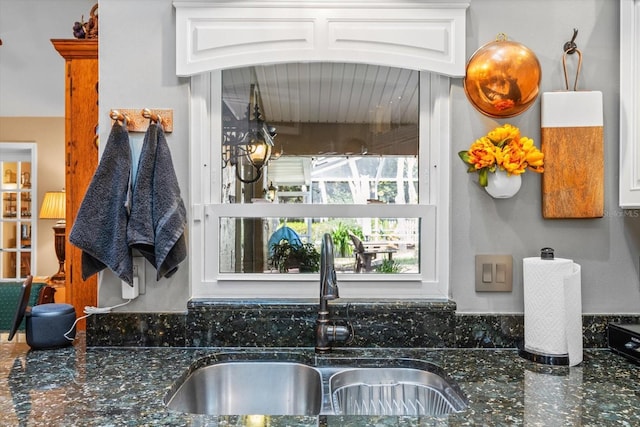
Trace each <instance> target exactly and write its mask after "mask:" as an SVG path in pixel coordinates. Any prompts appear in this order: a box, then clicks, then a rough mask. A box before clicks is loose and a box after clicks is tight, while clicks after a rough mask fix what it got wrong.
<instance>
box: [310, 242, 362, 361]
mask: <svg viewBox="0 0 640 427" xmlns="http://www.w3.org/2000/svg"><path fill="white" fill-rule="evenodd" d="M338 297H339V295H338V280H337V278H336V268H335V265H334V260H333V240H331V235H330V234H329V233H325V235H324V237H323V239H322V249H321V250H320V306H319V307H318V317H317V319H316V352H317V353H324V352H327V351H330V350H331V346H332V345H333V344H334V343H338V342H349V340H350V338H351V337H352V334H353V328H352V327H351V324H350V323H349V324H348V325H336V324H335V322H333V321H332V320H331V318H330V314H329V302H328V301H329V300H333V299H336V298H338Z"/></svg>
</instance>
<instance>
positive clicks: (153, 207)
mask: <svg viewBox="0 0 640 427" xmlns="http://www.w3.org/2000/svg"><path fill="white" fill-rule="evenodd" d="M186 225H187V212H186V209H185V206H184V202H183V201H182V198H181V197H180V187H179V186H178V179H177V178H176V174H175V170H174V168H173V161H172V160H171V152H170V151H169V146H168V145H167V141H166V139H165V136H164V131H163V130H162V127H161V126H159V125H157V124H155V123H152V124H150V125H149V128H148V129H147V133H146V135H145V137H144V143H143V145H142V151H141V152H140V161H139V163H138V170H137V175H136V181H135V184H134V186H133V197H132V203H131V216H130V217H129V225H128V228H127V240H128V243H129V246H130V247H131V248H132V249H137V250H138V251H140V253H141V254H142V255H143V256H144V257H145V258H146V259H147V260H148V261H149V262H150V263H151V264H152V265H153V266H154V267H155V268H156V271H157V276H156V280H159V279H160V278H161V277H170V276H171V275H173V274H174V273H175V272H176V270H177V269H178V264H180V263H181V262H182V261H183V260H184V259H185V258H186V256H187V244H186V240H185V237H184V231H185V228H186Z"/></svg>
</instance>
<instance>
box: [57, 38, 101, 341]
mask: <svg viewBox="0 0 640 427" xmlns="http://www.w3.org/2000/svg"><path fill="white" fill-rule="evenodd" d="M51 42H52V43H53V46H54V47H55V49H56V50H57V51H58V52H59V53H60V55H61V56H62V57H63V58H64V59H65V80H66V85H65V138H66V144H65V147H66V148H65V163H66V166H65V171H66V179H65V190H66V193H67V207H66V209H67V233H66V234H67V240H66V242H67V243H66V274H67V277H66V292H67V302H68V303H70V304H72V305H73V306H74V308H75V310H76V315H77V316H81V315H82V312H83V310H84V307H85V306H95V305H96V304H97V300H98V282H97V275H94V276H92V277H90V278H89V279H88V280H86V281H84V280H82V251H81V250H80V249H78V248H77V247H75V246H73V245H72V244H70V243H69V238H68V237H69V232H70V231H71V227H72V225H73V222H74V220H75V218H76V215H77V212H78V208H79V207H80V203H81V202H82V199H83V198H84V194H85V192H86V190H87V187H88V186H89V183H90V182H91V179H92V178H93V174H94V172H95V170H96V167H97V165H98V145H97V139H96V130H97V125H98V40H97V39H90V40H74V39H71V40H60V39H57V40H51ZM85 328H86V323H85V321H84V320H82V321H81V322H78V329H79V330H84V329H85Z"/></svg>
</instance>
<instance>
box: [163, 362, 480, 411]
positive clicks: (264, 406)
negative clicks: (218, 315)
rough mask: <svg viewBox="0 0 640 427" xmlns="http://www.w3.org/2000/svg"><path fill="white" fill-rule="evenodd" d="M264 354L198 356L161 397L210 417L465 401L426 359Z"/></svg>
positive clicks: (450, 407) (444, 407) (431, 406)
mask: <svg viewBox="0 0 640 427" xmlns="http://www.w3.org/2000/svg"><path fill="white" fill-rule="evenodd" d="M217 356H218V357H220V355H217ZM264 356H265V357H269V358H271V359H270V360H260V359H259V357H260V356H259V355H256V354H253V355H251V356H250V357H247V358H246V360H240V359H238V357H240V356H239V355H238V354H237V353H236V354H235V355H234V356H233V358H232V359H231V360H224V358H222V359H220V358H218V357H216V358H213V359H210V360H204V361H203V360H201V361H198V362H197V363H196V364H195V365H194V366H193V367H192V369H191V370H190V373H188V374H185V375H183V376H182V378H181V379H179V380H178V381H176V383H175V384H174V386H173V387H172V390H171V391H170V392H169V393H168V394H167V396H166V398H165V403H166V404H167V406H168V407H169V408H170V409H173V410H175V411H180V412H188V413H196V414H207V415H252V414H260V415H307V416H314V415H334V414H335V415H398V416H400V415H401V416H427V415H434V416H439V415H445V414H449V413H453V412H460V411H464V410H465V409H466V407H467V400H466V397H465V396H464V394H463V393H462V391H461V390H460V388H459V387H458V386H457V385H456V384H455V382H453V381H452V380H451V379H449V378H448V377H447V376H446V374H445V373H444V372H442V371H441V370H440V368H438V367H437V366H435V365H433V364H430V363H428V362H424V361H419V360H411V359H378V358H376V359H366V358H331V357H327V358H313V357H311V358H308V357H293V356H292V357H291V359H290V360H288V361H287V360H284V359H283V358H286V357H287V355H277V354H274V353H268V354H265V355H264ZM298 356H299V355H298Z"/></svg>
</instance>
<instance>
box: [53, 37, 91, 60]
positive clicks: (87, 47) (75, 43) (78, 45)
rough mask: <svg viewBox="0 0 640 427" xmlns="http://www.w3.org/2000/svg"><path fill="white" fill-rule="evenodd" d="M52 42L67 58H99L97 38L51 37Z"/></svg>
mask: <svg viewBox="0 0 640 427" xmlns="http://www.w3.org/2000/svg"><path fill="white" fill-rule="evenodd" d="M51 43H53V47H54V48H55V49H56V50H57V51H58V53H60V55H61V56H62V57H63V58H65V59H98V40H97V39H87V40H78V39H51Z"/></svg>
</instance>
